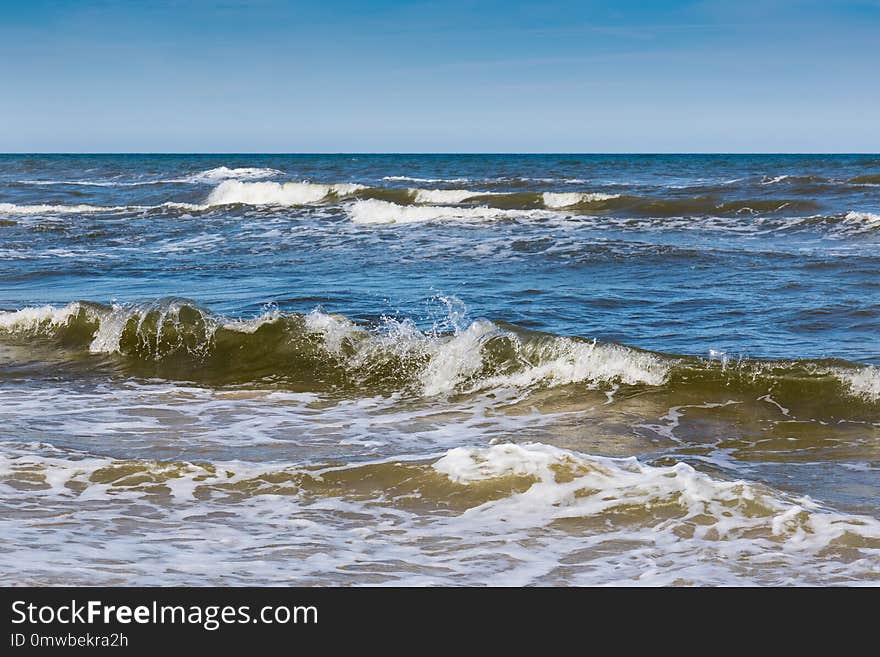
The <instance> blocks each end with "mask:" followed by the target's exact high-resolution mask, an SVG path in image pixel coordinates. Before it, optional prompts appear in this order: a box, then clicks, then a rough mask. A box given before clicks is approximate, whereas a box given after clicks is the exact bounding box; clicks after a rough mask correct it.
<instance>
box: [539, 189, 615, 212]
mask: <svg viewBox="0 0 880 657" xmlns="http://www.w3.org/2000/svg"><path fill="white" fill-rule="evenodd" d="M619 196H620V194H603V193H601V192H544V193H543V194H542V198H543V200H544V205H545V206H546V207H548V208H568V207H571V206H573V205H577V204H579V203H593V202H596V201H607V200H609V199H613V198H618V197H619Z"/></svg>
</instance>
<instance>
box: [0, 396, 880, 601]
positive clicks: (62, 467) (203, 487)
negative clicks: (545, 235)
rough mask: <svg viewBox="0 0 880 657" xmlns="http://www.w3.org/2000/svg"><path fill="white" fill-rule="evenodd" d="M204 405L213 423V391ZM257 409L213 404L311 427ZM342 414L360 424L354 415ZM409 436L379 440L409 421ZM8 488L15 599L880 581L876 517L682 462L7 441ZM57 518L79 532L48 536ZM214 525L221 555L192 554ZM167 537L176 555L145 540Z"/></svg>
mask: <svg viewBox="0 0 880 657" xmlns="http://www.w3.org/2000/svg"><path fill="white" fill-rule="evenodd" d="M181 392H182V393H183V394H184V395H185V396H188V394H189V393H188V392H187V391H181ZM192 394H193V395H194V399H192V400H191V403H195V405H196V406H198V407H199V408H200V409H201V408H203V407H204V405H205V403H206V402H207V399H202V397H203V396H204V395H205V394H208V393H203V392H199V391H196V390H193V391H192ZM251 394H257V393H251ZM259 394H261V395H262V396H261V397H260V398H259V399H257V400H254V401H253V402H251V401H249V400H247V399H243V400H240V401H236V402H235V404H234V405H230V402H229V400H224V399H222V398H219V397H217V395H216V393H214V395H213V396H214V397H215V399H213V403H214V404H218V405H219V406H221V407H223V406H226V407H227V408H226V409H225V411H224V412H225V413H231V414H232V415H231V417H236V414H241V413H242V411H243V409H245V408H248V406H249V405H250V404H252V403H259V405H260V406H261V407H263V408H265V409H266V412H267V421H273V419H274V418H273V413H274V412H275V409H276V408H277V409H285V408H286V409H288V413H289V414H290V415H291V416H292V417H291V419H293V418H294V417H296V415H295V414H303V415H302V417H301V418H299V419H298V420H296V421H297V422H298V423H301V424H302V426H303V427H304V428H307V427H309V425H314V424H315V422H314V420H313V419H309V418H310V415H309V414H310V411H309V409H308V406H307V405H306V400H296V399H291V400H288V401H286V402H285V403H277V404H272V403H271V402H270V400H269V399H268V398H266V397H265V393H259ZM181 401H183V400H181ZM155 402H156V403H158V404H159V406H158V407H157V408H158V409H161V410H163V411H167V410H169V409H166V407H165V405H164V404H162V402H161V401H160V399H156V400H155ZM236 406H237V407H238V409H237V410H235V407H236ZM291 407H292V408H294V409H296V410H295V413H291V411H290V410H289V409H290V408H291ZM179 408H180V410H181V411H186V409H187V408H188V407H187V405H186V404H181V405H180V406H179ZM327 411H328V413H329V414H330V416H331V417H337V418H338V417H345V415H342V416H339V415H338V413H339V412H340V411H344V413H346V414H348V417H349V418H350V421H353V420H356V419H357V418H361V417H363V413H362V411H363V409H361V408H360V407H357V406H353V405H349V406H347V407H345V409H334V408H332V407H331V408H328V409H327ZM97 413H98V417H99V418H102V420H103V414H104V413H106V411H105V410H104V409H101V408H100V407H99V408H98V409H97ZM91 415H92V416H94V413H93V414H91ZM130 416H131V410H129V411H128V412H127V413H126V414H125V415H124V417H130ZM158 417H162V415H161V414H160V415H159V416H158ZM198 417H200V416H199V415H196V414H193V418H194V419H196V418H198ZM212 417H214V416H213V415H212ZM329 419H330V418H329V417H328V420H329ZM377 419H378V418H377ZM394 420H395V421H394V422H391V421H388V420H387V419H386V422H385V423H384V424H383V423H376V424H375V425H374V426H372V427H370V428H369V429H368V433H367V434H366V435H367V436H368V435H376V434H378V433H381V432H382V431H391V430H393V429H394V428H395V427H398V426H400V423H406V422H408V421H411V420H407V419H406V417H405V416H401V415H395V416H394ZM482 423H483V424H485V423H486V419H485V418H484V419H483V421H482ZM101 424H102V423H101V422H95V421H94V419H92V426H94V427H95V428H98V429H99V428H100V426H101ZM477 426H478V425H476V424H475V425H473V426H472V427H471V428H473V429H476V428H477ZM236 428H237V429H238V430H239V431H241V430H245V431H255V430H256V427H254V428H249V427H248V426H247V425H242V424H241V423H238V424H237V425H236ZM278 428H279V429H280V428H281V426H279V427H278ZM132 429H133V430H134V427H133V428H132ZM227 434H228V435H227V439H228V438H229V437H231V436H232V435H234V434H232V433H229V432H227ZM412 437H413V436H412V435H410V436H409V438H410V440H412ZM313 438H315V439H318V440H316V444H315V445H314V446H313V449H320V448H321V446H322V444H323V443H322V442H321V441H320V440H319V438H320V434H319V433H318V434H315V435H314V436H313ZM403 444H404V443H401V445H403ZM237 446H238V449H239V450H241V449H242V448H243V447H244V443H241V444H237ZM355 448H356V447H355V446H354V445H353V446H352V447H351V448H350V449H355ZM289 449H290V448H289V447H285V448H284V451H285V453H287V452H288V451H289ZM504 479H507V480H508V481H506V482H502V481H501V480H504ZM351 481H357V482H358V486H357V487H356V489H354V490H352V487H351V486H350V482H351ZM19 482H25V483H26V486H22V485H17V484H18V483H19ZM443 482H446V483H443ZM493 482H498V483H497V484H493ZM487 484H488V486H487ZM0 488H2V489H3V496H2V499H0V506H3V507H4V510H5V509H6V506H7V505H8V506H11V507H13V508H15V509H16V510H17V511H18V513H11V514H8V515H5V516H4V518H5V519H4V522H5V523H6V525H7V527H8V528H9V530H10V531H9V532H8V535H9V537H10V540H8V541H7V542H6V543H7V545H6V546H5V547H6V549H4V550H3V551H2V553H0V573H7V575H5V576H2V575H0V580H2V583H4V584H9V583H18V584H22V583H58V582H67V583H70V582H75V583H90V584H93V585H94V584H97V583H114V582H118V581H120V577H124V579H125V581H126V582H128V583H137V584H178V585H180V584H183V585H195V584H207V583H213V584H218V583H219V584H227V585H228V584H230V583H248V584H251V585H254V584H273V583H274V584H282V583H289V582H291V581H295V582H298V583H312V584H352V583H374V584H375V583H384V584H400V585H425V584H444V583H445V584H453V583H457V584H472V585H473V584H489V583H491V584H496V585H526V584H538V585H541V584H543V585H552V584H568V585H584V584H642V585H645V584H653V585H670V584H688V583H698V584H797V583H801V584H808V583H813V584H818V583H822V584H827V583H852V582H857V581H863V582H870V581H872V580H874V579H876V578H877V577H878V575H880V569H878V565H877V563H878V562H877V558H878V556H880V522H878V521H877V520H876V519H874V518H870V517H866V516H860V515H854V514H846V513H841V512H837V511H834V510H831V509H827V508H824V507H822V506H820V505H819V504H817V503H815V502H813V501H812V500H810V499H808V498H797V497H794V496H791V495H787V494H785V493H781V492H779V491H776V490H773V489H771V488H768V487H766V486H763V485H761V484H757V483H752V482H748V481H742V480H725V479H721V478H719V477H714V476H710V475H708V474H705V473H703V472H700V471H698V470H696V469H694V468H693V467H691V466H690V465H687V464H685V463H678V464H675V465H671V466H651V465H647V464H645V463H642V462H640V461H638V460H636V459H635V458H626V459H616V458H606V457H602V456H594V455H591V454H586V453H583V452H575V451H570V450H566V449H561V448H558V447H554V446H551V445H548V444H542V443H521V444H512V443H509V442H503V443H498V444H494V445H490V446H476V445H473V444H472V443H470V444H469V443H467V442H465V444H463V445H462V444H459V445H457V446H453V447H447V448H445V449H444V451H442V452H441V453H439V454H436V455H434V456H428V455H426V454H425V453H414V452H412V451H403V452H398V453H392V454H390V455H387V456H382V457H378V456H374V457H373V458H371V459H364V460H361V461H360V462H358V461H354V462H347V463H346V462H343V463H339V461H338V459H334V461H333V464H332V465H324V464H322V463H321V462H320V461H314V460H313V461H311V462H308V463H301V462H299V463H298V462H292V461H278V460H274V461H272V462H257V461H253V460H220V461H214V462H206V461H205V460H204V459H202V460H200V461H195V460H190V461H187V460H176V461H167V460H166V461H163V460H146V459H144V460H134V459H130V458H128V459H125V460H121V459H113V458H109V457H106V456H97V455H96V453H90V452H89V451H85V450H84V451H75V450H69V449H58V448H55V447H53V446H52V445H51V444H47V443H45V442H32V443H25V442H17V443H9V442H6V443H0ZM462 491H468V492H467V493H465V495H462ZM47 517H64V518H65V519H67V522H64V523H60V524H57V526H56V525H53V527H52V529H53V531H52V532H49V533H47V532H46V525H45V522H46V520H45V519H46V518H47ZM120 518H127V519H130V520H129V521H128V523H122V522H121V521H120V520H119V519H120ZM221 520H222V521H221ZM129 526H131V527H132V529H128V527H129ZM208 527H209V528H210V531H211V536H212V540H211V541H204V540H194V539H195V538H198V539H201V537H202V536H203V535H204V529H205V528H208ZM160 529H161V534H162V538H163V540H162V541H152V542H150V541H144V540H143V534H144V532H145V531H150V530H154V531H158V530H160ZM34 545H40V546H41V547H42V549H40V550H34V548H33V546H34ZM98 550H100V553H101V555H102V558H101V559H97V560H96V559H95V558H94V554H96V552H97V551H98ZM169 563H172V564H173V565H174V567H173V568H169V567H167V565H168V564H169Z"/></svg>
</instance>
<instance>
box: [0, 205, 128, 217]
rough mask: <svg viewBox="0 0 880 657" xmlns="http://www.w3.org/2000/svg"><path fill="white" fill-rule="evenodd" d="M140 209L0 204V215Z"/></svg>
mask: <svg viewBox="0 0 880 657" xmlns="http://www.w3.org/2000/svg"><path fill="white" fill-rule="evenodd" d="M131 209H140V208H139V207H138V206H112V207H106V206H100V205H85V204H77V205H61V204H58V205H55V204H47V203H40V204H36V205H16V204H15V203H0V214H9V215H32V214H79V213H86V212H119V211H122V210H131Z"/></svg>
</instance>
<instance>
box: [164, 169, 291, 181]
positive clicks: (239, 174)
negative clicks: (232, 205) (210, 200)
mask: <svg viewBox="0 0 880 657" xmlns="http://www.w3.org/2000/svg"><path fill="white" fill-rule="evenodd" d="M280 175H283V172H282V171H279V170H278V169H269V168H260V167H239V168H236V169H230V168H229V167H216V168H214V169H208V170H207V171H200V172H199V173H194V174H192V175H191V176H187V177H186V178H182V179H181V182H191V183H215V182H219V181H221V180H230V179H235V180H260V179H262V178H271V177H273V176H280Z"/></svg>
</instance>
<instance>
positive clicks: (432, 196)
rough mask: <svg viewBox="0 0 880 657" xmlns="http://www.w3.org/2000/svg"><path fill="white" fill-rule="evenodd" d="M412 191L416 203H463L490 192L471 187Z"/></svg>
mask: <svg viewBox="0 0 880 657" xmlns="http://www.w3.org/2000/svg"><path fill="white" fill-rule="evenodd" d="M410 192H411V193H412V195H413V199H414V200H415V202H416V203H461V202H462V201H465V200H467V199H469V198H473V197H475V196H486V195H487V194H488V193H487V192H475V191H473V190H469V189H412V190H410Z"/></svg>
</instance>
